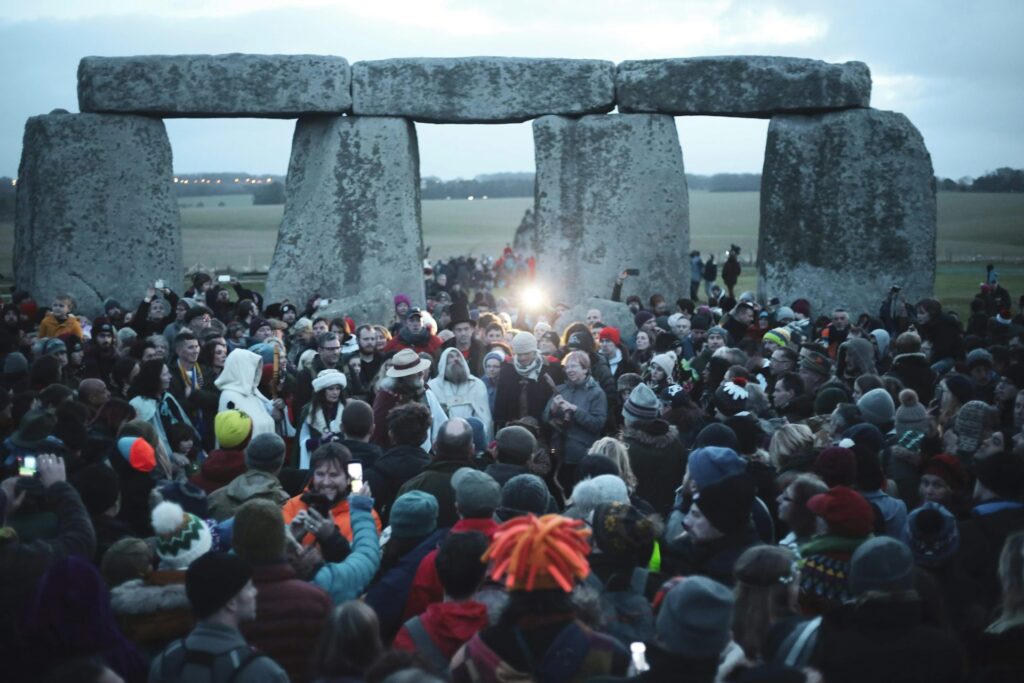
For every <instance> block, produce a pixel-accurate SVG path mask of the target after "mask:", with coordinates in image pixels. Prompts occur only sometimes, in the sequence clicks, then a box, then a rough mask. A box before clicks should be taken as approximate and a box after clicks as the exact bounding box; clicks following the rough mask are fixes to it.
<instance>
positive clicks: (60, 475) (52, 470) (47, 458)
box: [36, 453, 68, 488]
mask: <svg viewBox="0 0 1024 683" xmlns="http://www.w3.org/2000/svg"><path fill="white" fill-rule="evenodd" d="M36 465H37V467H38V469H39V480H40V481H42V482H43V486H45V487H47V488H49V487H50V486H53V485H54V484H56V483H57V482H59V481H67V479H68V477H67V473H66V472H65V471H64V461H63V460H61V459H60V458H58V457H57V456H56V455H54V454H53V453H46V454H43V455H40V456H39V457H38V458H37V459H36Z"/></svg>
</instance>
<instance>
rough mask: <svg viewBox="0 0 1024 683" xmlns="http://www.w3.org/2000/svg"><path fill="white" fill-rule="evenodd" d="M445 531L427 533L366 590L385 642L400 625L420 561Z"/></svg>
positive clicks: (444, 534)
mask: <svg viewBox="0 0 1024 683" xmlns="http://www.w3.org/2000/svg"><path fill="white" fill-rule="evenodd" d="M447 534H448V530H447V529H438V530H436V531H434V533H432V534H430V535H429V536H427V537H426V538H425V539H423V540H422V541H421V542H420V544H419V545H417V546H416V547H415V548H413V549H412V550H410V551H409V552H407V553H406V554H405V555H403V556H402V557H401V559H399V560H398V563H397V564H396V565H395V566H393V567H392V568H391V569H389V570H387V571H386V572H385V573H384V575H383V576H381V577H380V578H379V579H378V580H377V582H376V583H375V584H374V585H373V587H372V588H371V589H370V590H369V591H368V592H367V594H366V597H365V601H366V604H367V605H369V606H370V607H372V608H373V611H374V612H376V613H377V618H378V619H379V620H380V635H381V638H382V639H383V640H384V642H385V643H388V642H390V641H391V640H392V639H393V638H394V637H395V634H396V633H398V629H399V628H401V627H402V623H403V621H402V615H403V614H404V612H405V604H406V602H407V601H408V599H409V591H410V590H411V588H412V582H413V579H414V578H415V577H416V570H417V569H418V568H419V566H420V562H422V561H423V558H424V557H426V555H427V553H429V552H430V551H431V550H433V549H434V548H436V547H437V546H438V544H439V543H440V542H441V540H442V539H443V538H444V537H445V536H446V535H447Z"/></svg>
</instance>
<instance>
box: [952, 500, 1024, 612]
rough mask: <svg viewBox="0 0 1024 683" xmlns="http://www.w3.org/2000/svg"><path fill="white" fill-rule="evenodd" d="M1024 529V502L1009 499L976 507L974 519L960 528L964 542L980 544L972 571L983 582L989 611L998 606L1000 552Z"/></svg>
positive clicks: (975, 554) (972, 514) (984, 598)
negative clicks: (1011, 535)
mask: <svg viewBox="0 0 1024 683" xmlns="http://www.w3.org/2000/svg"><path fill="white" fill-rule="evenodd" d="M1021 530H1024V503H1020V502H1017V501H1007V500H993V501H988V502H985V503H982V504H980V505H976V506H975V507H974V508H973V509H972V510H971V518H970V519H968V520H966V521H964V523H963V524H962V525H961V526H960V537H961V539H965V540H966V539H971V541H972V542H976V543H977V544H978V545H977V549H976V551H975V552H974V553H972V554H973V557H972V558H971V567H972V568H971V572H972V573H973V574H974V575H976V576H978V577H979V579H980V580H981V582H982V590H983V591H984V593H985V595H983V601H984V605H985V607H986V608H991V607H994V606H995V602H996V599H997V598H998V596H999V590H1000V589H999V586H1000V583H999V577H998V573H997V569H998V567H999V553H1000V552H1002V549H1003V543H1005V542H1006V538H1007V537H1008V536H1009V535H1010V534H1012V533H1014V532H1016V531H1021Z"/></svg>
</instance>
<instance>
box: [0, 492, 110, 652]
mask: <svg viewBox="0 0 1024 683" xmlns="http://www.w3.org/2000/svg"><path fill="white" fill-rule="evenodd" d="M45 496H46V507H47V509H48V510H53V511H54V512H55V513H56V514H57V520H58V528H59V533H58V535H57V537H56V538H51V539H47V540H37V541H33V542H32V543H21V542H20V541H19V540H18V537H17V534H15V533H13V531H12V530H10V529H9V528H7V527H5V528H4V529H3V530H2V531H0V576H2V577H4V579H3V581H2V582H0V643H10V642H12V637H13V627H14V621H15V619H16V618H17V616H18V613H19V612H20V611H21V609H22V607H24V606H25V605H26V604H27V602H28V601H29V600H30V599H31V597H32V591H33V589H34V587H35V585H36V582H37V581H38V580H39V578H40V577H41V576H42V575H43V573H45V572H46V570H47V569H49V568H50V566H51V565H53V564H54V563H55V562H57V560H60V559H62V558H64V557H67V556H68V555H80V556H82V557H85V558H89V559H92V558H93V557H94V556H95V552H96V535H95V532H94V531H93V528H92V524H91V523H90V522H89V513H88V512H87V511H86V509H85V506H84V505H83V504H82V499H81V498H80V497H79V495H78V491H76V490H75V489H74V488H73V487H72V486H71V485H70V484H68V483H67V482H57V483H55V484H52V485H50V486H48V487H47V488H46V492H45Z"/></svg>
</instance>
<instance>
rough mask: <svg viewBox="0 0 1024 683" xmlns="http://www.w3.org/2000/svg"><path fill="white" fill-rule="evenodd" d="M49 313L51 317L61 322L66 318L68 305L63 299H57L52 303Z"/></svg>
mask: <svg viewBox="0 0 1024 683" xmlns="http://www.w3.org/2000/svg"><path fill="white" fill-rule="evenodd" d="M50 312H51V313H53V317H54V318H56V319H57V320H63V319H64V318H66V317H68V303H67V302H66V301H64V300H63V299H57V300H56V301H54V302H53V306H51V307H50Z"/></svg>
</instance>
